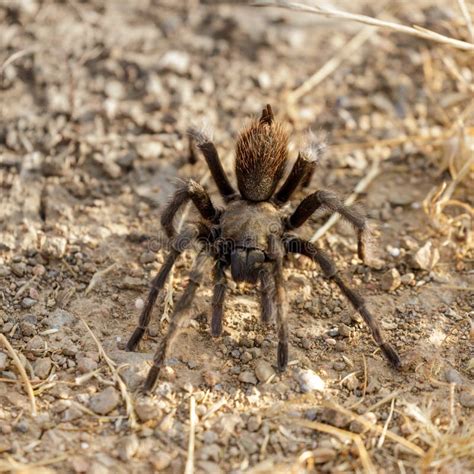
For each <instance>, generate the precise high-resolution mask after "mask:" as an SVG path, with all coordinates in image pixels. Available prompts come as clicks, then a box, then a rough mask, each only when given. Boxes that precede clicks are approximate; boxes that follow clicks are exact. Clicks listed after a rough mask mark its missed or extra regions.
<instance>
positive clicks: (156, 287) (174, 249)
mask: <svg viewBox="0 0 474 474" xmlns="http://www.w3.org/2000/svg"><path fill="white" fill-rule="evenodd" d="M203 231H204V229H199V228H198V226H191V225H190V226H188V227H186V228H185V229H184V230H183V232H181V234H179V235H178V236H177V237H176V238H175V239H174V240H173V242H172V244H171V250H170V252H169V254H168V256H167V258H166V260H165V262H164V263H163V265H162V266H161V268H160V271H159V272H158V273H157V274H156V276H155V278H153V280H152V282H151V288H150V292H149V293H148V297H147V300H146V303H145V306H144V307H143V310H142V312H141V314H140V319H139V321H138V325H137V327H136V328H135V331H133V334H132V336H131V337H130V339H129V340H128V342H127V345H126V348H125V350H127V351H134V350H135V349H136V348H137V345H138V343H139V342H140V340H141V338H142V337H143V335H144V334H145V331H146V328H147V327H148V325H149V324H150V319H151V312H152V309H153V306H154V305H155V303H156V299H157V298H158V294H159V293H160V291H161V290H162V289H163V287H164V285H165V283H166V279H167V278H168V275H169V273H170V271H171V269H172V268H173V265H174V263H175V262H176V259H177V258H178V256H179V255H180V254H181V253H182V252H183V251H184V250H185V249H186V248H188V247H189V246H190V245H191V244H192V243H193V242H194V241H195V240H196V239H197V238H199V237H200V236H202V235H203V233H205V232H203Z"/></svg>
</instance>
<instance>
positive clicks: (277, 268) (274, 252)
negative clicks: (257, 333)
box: [267, 234, 288, 372]
mask: <svg viewBox="0 0 474 474" xmlns="http://www.w3.org/2000/svg"><path fill="white" fill-rule="evenodd" d="M267 251H268V255H269V257H270V259H271V260H272V263H273V268H272V270H273V271H272V273H273V275H272V276H273V281H274V285H275V303H276V315H275V316H276V318H275V319H276V328H277V333H278V352H277V366H278V370H280V371H281V372H283V371H284V370H285V369H286V366H287V365H288V304H287V299H286V290H285V282H284V281H283V257H284V254H285V248H284V246H283V242H282V241H281V240H280V239H279V238H278V237H277V236H276V235H275V234H270V236H269V238H268V249H267Z"/></svg>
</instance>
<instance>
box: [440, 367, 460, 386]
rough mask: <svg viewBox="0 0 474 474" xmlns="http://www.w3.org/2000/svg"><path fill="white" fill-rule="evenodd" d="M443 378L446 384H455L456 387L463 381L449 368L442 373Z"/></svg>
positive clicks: (457, 373) (456, 372)
mask: <svg viewBox="0 0 474 474" xmlns="http://www.w3.org/2000/svg"><path fill="white" fill-rule="evenodd" d="M444 377H445V379H446V382H449V383H455V384H458V385H462V384H463V379H462V377H461V374H460V373H459V372H458V371H457V370H455V369H453V368H451V367H450V368H449V369H447V370H446V372H445V373H444Z"/></svg>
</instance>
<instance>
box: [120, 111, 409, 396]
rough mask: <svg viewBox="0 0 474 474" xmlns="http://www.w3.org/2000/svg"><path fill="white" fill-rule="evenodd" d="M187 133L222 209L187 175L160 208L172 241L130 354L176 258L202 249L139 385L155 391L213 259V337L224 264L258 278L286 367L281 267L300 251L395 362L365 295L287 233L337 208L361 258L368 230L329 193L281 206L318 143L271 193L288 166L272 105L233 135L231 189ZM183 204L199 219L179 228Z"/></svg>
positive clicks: (213, 159) (239, 275)
mask: <svg viewBox="0 0 474 474" xmlns="http://www.w3.org/2000/svg"><path fill="white" fill-rule="evenodd" d="M189 134H190V135H191V137H192V139H193V140H194V141H195V143H196V144H197V146H198V148H199V149H200V150H201V151H202V153H203V154H204V157H205V159H206V162H207V165H208V166H209V169H210V171H211V174H212V176H213V178H214V180H215V182H216V184H217V187H218V189H219V192H220V194H221V195H222V197H223V199H224V202H225V207H224V209H216V208H215V207H214V204H213V203H212V201H211V198H210V197H209V194H208V193H207V191H206V190H205V189H204V188H203V187H202V186H201V185H200V184H198V183H196V182H195V181H193V180H189V181H187V182H186V184H185V185H182V186H181V187H179V188H178V189H177V190H176V192H175V193H174V195H173V197H172V199H171V201H170V202H169V204H168V205H167V206H166V208H165V209H164V212H163V214H162V217H161V224H162V226H163V228H164V229H165V232H166V233H167V235H168V236H169V238H170V239H171V250H170V252H169V254H168V256H167V258H166V260H165V262H164V264H163V266H162V267H161V269H160V271H159V272H158V274H157V275H156V276H155V278H154V279H153V281H152V283H151V289H150V292H149V295H148V298H147V301H146V303H145V305H144V308H143V311H142V313H141V315H140V319H139V323H138V326H137V327H136V329H135V331H134V333H133V334H132V336H131V338H130V340H129V341H128V343H127V346H126V349H127V350H128V351H133V350H135V348H136V347H137V344H138V343H139V341H140V339H141V338H142V336H143V334H144V333H145V330H146V328H147V326H148V324H149V322H150V316H151V311H152V308H153V305H154V304H155V302H156V299H157V297H158V294H159V292H160V290H161V289H162V288H163V286H164V284H165V281H166V278H167V276H168V274H169V273H170V271H171V268H172V267H173V265H174V263H175V261H176V259H177V258H178V256H179V255H180V254H181V253H182V252H183V251H184V249H185V248H187V247H189V246H190V245H191V243H193V242H198V245H199V248H200V250H199V252H198V255H197V257H196V259H195V261H194V264H193V267H192V269H191V271H190V274H189V281H188V283H187V285H186V287H185V289H184V291H183V293H182V295H181V297H180V298H179V299H178V301H177V303H176V305H175V307H174V310H173V314H172V317H171V321H170V324H169V328H168V333H167V334H166V336H165V337H164V338H163V340H162V341H161V343H160V345H159V347H158V349H157V351H156V353H155V356H154V361H153V366H152V367H151V369H150V371H149V373H148V376H147V379H146V381H145V385H144V390H145V391H149V390H150V389H152V388H153V386H154V384H155V382H156V379H157V377H158V375H159V372H160V369H161V367H162V366H163V364H164V362H165V359H166V358H167V356H168V353H169V350H170V347H171V345H172V343H173V341H174V340H175V338H176V336H177V334H178V331H179V329H180V328H181V327H182V326H183V325H184V324H185V323H186V322H187V321H188V320H189V319H190V317H191V314H190V309H191V302H192V300H193V298H194V295H195V293H196V290H197V288H198V287H199V285H200V283H201V280H202V277H203V273H204V267H205V264H206V262H207V261H208V260H212V259H213V260H214V262H215V263H214V270H213V279H214V293H213V297H212V316H211V334H212V336H219V335H220V334H221V333H222V320H223V316H224V310H223V307H224V298H225V293H226V289H227V283H226V282H227V277H226V269H227V268H229V267H230V273H231V275H232V278H233V279H234V281H236V282H240V281H246V282H250V283H257V282H259V284H260V300H261V320H262V322H264V323H270V322H271V321H272V320H273V319H275V320H276V327H277V332H278V354H277V365H278V368H279V370H280V371H283V370H285V368H286V366H287V363H288V321H287V302H286V292H285V285H284V281H283V275H282V267H283V260H284V257H285V255H287V254H288V253H298V254H302V255H305V256H306V257H309V258H310V259H312V260H314V261H315V262H317V263H318V264H319V266H320V267H321V269H322V271H323V272H324V274H325V276H326V277H327V278H329V279H331V280H332V281H333V282H334V283H336V285H337V286H338V287H339V288H340V290H341V291H342V293H343V294H344V295H345V296H346V297H347V299H348V300H349V301H350V303H351V304H352V306H353V307H354V309H355V310H356V311H358V312H359V313H360V314H361V316H362V317H363V319H364V321H365V322H366V323H367V325H368V326H369V328H370V330H371V332H372V336H373V337H374V340H375V342H376V343H377V344H378V346H379V347H380V349H381V350H382V352H383V354H384V355H385V357H386V358H387V359H388V360H389V361H390V363H391V364H392V365H393V366H395V367H397V368H398V367H400V366H401V361H400V358H399V356H398V354H397V353H396V351H395V350H394V349H393V347H392V346H391V345H390V344H389V343H388V342H386V341H385V340H384V338H383V336H382V332H381V329H380V327H379V324H378V323H377V321H376V319H375V318H374V317H373V316H372V314H371V313H370V312H369V310H368V309H367V306H366V304H365V301H364V299H363V298H362V297H361V296H360V295H358V294H357V293H356V292H355V291H354V290H352V289H351V288H349V287H348V286H347V285H346V283H345V282H344V280H343V279H342V278H341V276H340V275H339V273H338V271H337V269H336V267H335V265H334V263H333V262H332V260H331V259H330V258H329V257H328V256H327V255H326V254H325V253H324V252H323V251H322V250H321V249H320V248H318V247H317V246H316V245H314V244H312V243H310V242H308V241H306V240H303V239H301V238H300V237H298V236H296V235H295V234H293V233H292V231H293V230H294V229H296V228H298V227H300V226H302V225H303V224H304V223H305V222H306V221H307V220H308V218H309V217H310V216H311V215H312V214H313V213H314V212H315V211H316V210H318V209H321V208H325V209H326V210H329V211H330V212H337V213H339V214H340V215H341V216H342V217H343V218H344V219H346V220H347V221H349V222H350V223H351V224H352V225H353V226H354V227H355V229H356V230H357V236H358V254H359V257H360V258H361V259H364V258H365V246H366V242H367V233H368V227H367V224H366V221H365V219H364V217H363V216H362V215H361V214H360V213H359V212H357V211H356V210H354V209H353V208H350V207H348V206H345V205H344V204H343V203H342V202H341V200H340V199H339V198H338V197H337V196H336V195H334V194H333V193H331V192H328V191H321V190H320V191H316V192H314V193H312V194H310V195H309V196H307V197H306V198H305V199H303V201H302V202H301V203H300V204H299V205H298V207H297V208H296V210H295V211H294V212H293V213H291V214H289V215H287V213H285V212H284V211H283V209H282V207H283V205H284V204H285V203H287V202H288V200H289V199H290V197H291V195H292V194H293V192H294V191H295V189H296V188H297V186H298V185H299V184H300V183H301V182H304V181H305V180H306V181H307V180H308V176H309V175H311V174H312V172H313V171H314V167H315V166H316V162H317V159H318V158H319V156H320V155H321V153H322V152H323V149H324V144H321V143H311V144H310V145H309V146H308V147H307V148H306V149H305V150H303V151H302V152H300V153H299V155H298V158H297V160H296V162H295V164H294V166H293V168H292V169H291V171H290V173H289V175H288V177H287V178H286V180H285V181H284V183H283V184H282V185H281V187H280V188H279V189H278V191H277V192H275V191H276V187H277V185H278V183H279V181H280V180H281V178H282V176H283V173H284V171H285V166H286V164H287V158H288V150H287V148H288V147H287V145H288V135H287V133H286V132H285V130H284V128H283V127H282V125H281V124H280V123H278V122H276V121H275V119H274V116H273V113H272V109H271V107H270V106H269V105H267V106H266V107H265V109H263V112H262V116H261V117H260V119H258V120H254V121H252V122H251V123H250V125H249V126H248V127H247V128H245V129H244V130H243V131H242V132H241V133H240V135H239V138H238V140H237V144H236V161H235V172H236V176H237V185H238V189H239V193H237V192H236V191H235V190H234V188H233V187H232V185H231V183H230V182H229V180H228V178H227V176H226V174H225V172H224V170H223V168H222V165H221V162H220V160H219V156H218V153H217V150H216V148H215V146H214V144H213V143H212V141H211V140H210V139H209V138H208V137H207V136H206V135H205V134H204V133H203V132H200V131H197V130H195V129H190V130H189ZM188 201H192V202H193V204H194V205H195V207H196V208H197V210H198V211H199V213H200V214H201V216H202V219H201V220H199V222H197V223H195V224H188V225H187V226H186V227H185V228H184V230H183V231H182V232H180V233H177V232H176V230H175V228H174V225H173V219H174V217H175V215H176V213H177V212H178V210H179V209H180V208H181V207H182V206H183V205H184V204H186V203H187V202H188Z"/></svg>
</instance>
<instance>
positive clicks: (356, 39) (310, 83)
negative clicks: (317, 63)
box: [287, 27, 374, 104]
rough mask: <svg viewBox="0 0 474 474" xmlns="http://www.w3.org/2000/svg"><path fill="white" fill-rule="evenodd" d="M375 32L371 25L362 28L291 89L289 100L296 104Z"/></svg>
mask: <svg viewBox="0 0 474 474" xmlns="http://www.w3.org/2000/svg"><path fill="white" fill-rule="evenodd" d="M373 34H374V29H373V28H371V27H365V28H363V29H362V30H360V31H359V32H358V33H357V34H356V35H354V36H353V37H352V39H351V40H350V41H349V42H348V43H347V44H345V45H344V47H343V48H341V49H340V50H339V52H338V53H337V54H336V55H335V56H333V57H332V58H331V59H330V60H329V61H327V62H326V63H325V64H324V65H323V66H322V67H321V68H320V69H318V70H317V71H316V72H315V73H314V74H313V75H312V76H311V77H310V78H309V79H307V80H306V81H305V82H303V84H301V86H299V87H298V88H297V89H295V90H293V91H291V92H290V93H289V94H288V96H287V100H288V102H289V103H290V104H294V103H296V102H297V101H298V100H299V99H301V97H303V96H304V95H305V94H307V93H308V92H309V91H311V90H312V89H314V88H315V87H316V86H317V85H318V84H320V83H321V82H322V81H324V79H326V78H327V77H328V76H329V75H330V74H332V73H333V72H334V71H335V70H336V69H337V68H338V67H339V66H340V65H341V64H342V63H343V62H344V61H345V60H346V59H348V58H349V57H350V56H351V55H352V54H353V53H354V51H357V50H358V49H359V48H360V47H361V46H362V45H363V44H364V43H365V42H366V41H367V40H368V39H369V38H370V37H371V36H372V35H373Z"/></svg>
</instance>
